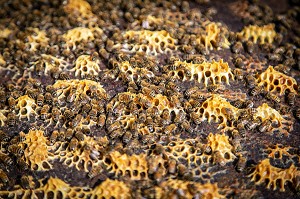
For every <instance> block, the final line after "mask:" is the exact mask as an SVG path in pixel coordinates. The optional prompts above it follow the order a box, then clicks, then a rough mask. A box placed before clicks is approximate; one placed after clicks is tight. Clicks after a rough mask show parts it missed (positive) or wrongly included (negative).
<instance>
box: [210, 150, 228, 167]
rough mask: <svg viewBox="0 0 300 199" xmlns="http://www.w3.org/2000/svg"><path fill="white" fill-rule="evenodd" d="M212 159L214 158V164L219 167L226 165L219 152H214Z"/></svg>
mask: <svg viewBox="0 0 300 199" xmlns="http://www.w3.org/2000/svg"><path fill="white" fill-rule="evenodd" d="M213 157H214V162H216V163H218V164H220V165H221V166H225V165H226V161H225V159H224V157H223V156H222V154H221V152H220V151H215V152H214V154H213Z"/></svg>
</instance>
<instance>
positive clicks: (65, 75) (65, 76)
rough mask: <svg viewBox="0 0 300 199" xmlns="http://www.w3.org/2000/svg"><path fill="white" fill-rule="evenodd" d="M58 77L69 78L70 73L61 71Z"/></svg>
mask: <svg viewBox="0 0 300 199" xmlns="http://www.w3.org/2000/svg"><path fill="white" fill-rule="evenodd" d="M59 78H60V79H62V80H69V79H70V75H69V74H67V73H66V72H61V73H60V74H59Z"/></svg>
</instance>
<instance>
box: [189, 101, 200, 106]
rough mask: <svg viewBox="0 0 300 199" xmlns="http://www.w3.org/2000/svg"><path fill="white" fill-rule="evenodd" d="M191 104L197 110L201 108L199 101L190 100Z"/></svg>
mask: <svg viewBox="0 0 300 199" xmlns="http://www.w3.org/2000/svg"><path fill="white" fill-rule="evenodd" d="M189 103H190V104H191V105H192V106H193V108H197V107H200V106H201V102H199V101H198V100H194V99H190V100H189Z"/></svg>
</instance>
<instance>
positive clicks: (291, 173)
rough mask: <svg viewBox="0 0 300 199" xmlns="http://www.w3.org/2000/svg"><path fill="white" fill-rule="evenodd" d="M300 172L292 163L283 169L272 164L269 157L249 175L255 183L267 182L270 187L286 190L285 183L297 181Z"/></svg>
mask: <svg viewBox="0 0 300 199" xmlns="http://www.w3.org/2000/svg"><path fill="white" fill-rule="evenodd" d="M299 175H300V172H299V170H298V169H297V167H295V165H294V164H292V165H291V166H290V167H289V168H288V169H281V168H277V167H274V166H272V165H271V164H270V160H269V159H264V160H262V161H261V162H260V163H259V164H258V165H256V167H255V170H254V171H253V172H252V173H251V174H250V175H249V177H251V181H254V182H255V184H258V185H260V184H263V183H265V184H266V187H267V188H268V189H273V190H276V189H279V190H280V191H285V184H286V183H287V182H290V183H295V181H296V178H299Z"/></svg>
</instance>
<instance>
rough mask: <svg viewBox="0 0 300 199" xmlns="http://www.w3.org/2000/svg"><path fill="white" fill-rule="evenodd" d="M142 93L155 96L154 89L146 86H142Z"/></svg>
mask: <svg viewBox="0 0 300 199" xmlns="http://www.w3.org/2000/svg"><path fill="white" fill-rule="evenodd" d="M142 93H143V94H144V95H147V96H149V97H155V90H152V89H150V88H147V87H144V88H142Z"/></svg>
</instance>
